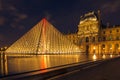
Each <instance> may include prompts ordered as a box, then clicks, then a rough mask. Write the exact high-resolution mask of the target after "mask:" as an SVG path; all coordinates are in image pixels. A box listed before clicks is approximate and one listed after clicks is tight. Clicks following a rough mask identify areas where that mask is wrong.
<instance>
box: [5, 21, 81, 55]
mask: <svg viewBox="0 0 120 80" xmlns="http://www.w3.org/2000/svg"><path fill="white" fill-rule="evenodd" d="M70 52H81V50H80V49H79V47H78V46H76V45H74V44H73V43H72V42H70V41H69V40H68V39H67V38H66V37H65V36H64V35H63V34H62V33H60V32H59V31H58V30H57V29H56V28H55V27H54V26H53V25H51V24H50V23H49V22H48V21H47V20H46V19H42V20H41V21H40V22H39V23H38V24H37V25H35V26H34V27H33V28H32V29H30V30H29V31H28V32H27V33H26V34H25V35H23V36H22V37H21V38H20V39H18V40H17V41H16V42H15V43H13V44H12V45H11V46H10V47H9V48H8V49H7V50H6V53H35V54H41V53H44V54H45V53H70Z"/></svg>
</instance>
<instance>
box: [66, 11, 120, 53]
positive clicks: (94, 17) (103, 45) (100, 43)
mask: <svg viewBox="0 0 120 80" xmlns="http://www.w3.org/2000/svg"><path fill="white" fill-rule="evenodd" d="M66 36H67V37H68V38H69V39H70V40H71V41H72V42H73V43H75V44H76V45H78V46H79V47H80V48H82V49H83V50H84V51H85V52H86V54H120V26H109V27H107V26H104V27H103V25H102V23H101V20H100V11H98V12H97V13H95V12H90V13H87V14H85V15H83V16H81V18H80V23H79V25H78V32H77V33H73V34H68V35H66Z"/></svg>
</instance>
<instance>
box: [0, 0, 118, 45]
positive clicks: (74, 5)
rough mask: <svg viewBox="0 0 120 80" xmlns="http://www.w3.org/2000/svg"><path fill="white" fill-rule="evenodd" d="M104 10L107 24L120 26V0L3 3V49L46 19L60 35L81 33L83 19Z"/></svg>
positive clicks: (0, 6)
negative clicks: (78, 27)
mask: <svg viewBox="0 0 120 80" xmlns="http://www.w3.org/2000/svg"><path fill="white" fill-rule="evenodd" d="M98 9H99V10H101V19H102V22H103V23H104V24H107V23H108V22H109V23H110V25H119V24H120V15H119V14H120V0H0V47H2V46H8V45H10V44H12V43H13V42H14V41H16V40H17V39H18V38H20V37H21V36H22V35H23V34H24V33H25V32H27V31H28V30H29V29H30V28H32V27H33V26H34V25H36V24H37V23H38V22H39V21H40V20H41V19H42V18H44V17H45V18H46V19H47V20H48V21H49V22H50V23H51V24H53V26H55V27H56V28H57V29H58V30H59V31H60V32H62V33H64V34H66V33H73V32H76V31H77V26H78V24H79V21H80V16H82V15H84V14H85V13H88V12H90V11H97V10H98Z"/></svg>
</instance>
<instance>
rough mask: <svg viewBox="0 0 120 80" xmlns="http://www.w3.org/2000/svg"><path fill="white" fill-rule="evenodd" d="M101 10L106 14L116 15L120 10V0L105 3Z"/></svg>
mask: <svg viewBox="0 0 120 80" xmlns="http://www.w3.org/2000/svg"><path fill="white" fill-rule="evenodd" d="M101 9H102V10H103V13H104V14H110V13H115V12H117V11H119V10H120V0H114V1H110V2H106V3H103V5H102V6H101Z"/></svg>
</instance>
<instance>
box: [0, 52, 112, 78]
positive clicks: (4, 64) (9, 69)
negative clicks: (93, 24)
mask: <svg viewBox="0 0 120 80" xmlns="http://www.w3.org/2000/svg"><path fill="white" fill-rule="evenodd" d="M113 57H114V55H95V54H94V55H83V54H74V55H73V54H69V55H66V54H65V55H34V56H33V55H31V56H18V55H17V56H15V55H14V56H7V55H4V57H3V55H1V56H0V59H1V62H0V76H4V75H7V74H16V73H23V72H28V71H33V70H40V69H46V68H50V67H55V66H60V65H66V64H72V63H78V62H83V61H88V60H93V61H96V60H98V59H107V58H113ZM43 71H44V72H46V71H47V70H43Z"/></svg>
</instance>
